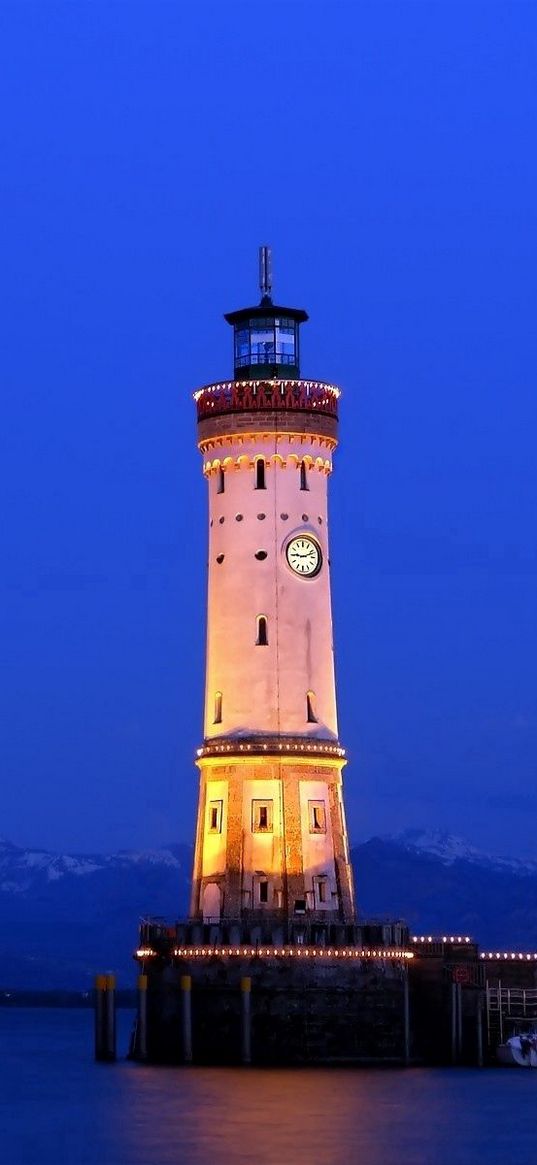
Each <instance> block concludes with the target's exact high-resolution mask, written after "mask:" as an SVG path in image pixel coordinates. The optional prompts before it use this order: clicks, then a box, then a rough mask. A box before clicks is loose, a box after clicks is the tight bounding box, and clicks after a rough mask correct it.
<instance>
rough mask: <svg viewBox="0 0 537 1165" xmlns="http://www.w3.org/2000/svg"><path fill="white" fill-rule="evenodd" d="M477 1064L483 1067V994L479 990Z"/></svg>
mask: <svg viewBox="0 0 537 1165" xmlns="http://www.w3.org/2000/svg"><path fill="white" fill-rule="evenodd" d="M477 1066H478V1068H482V1067H483V996H482V995H481V992H479V997H478V1000H477Z"/></svg>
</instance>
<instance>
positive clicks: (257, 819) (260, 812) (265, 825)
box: [252, 801, 273, 833]
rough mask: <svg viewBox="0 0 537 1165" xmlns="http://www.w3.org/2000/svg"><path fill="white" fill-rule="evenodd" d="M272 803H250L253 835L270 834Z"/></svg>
mask: <svg viewBox="0 0 537 1165" xmlns="http://www.w3.org/2000/svg"><path fill="white" fill-rule="evenodd" d="M272 804H273V803H272V801H252V829H253V832H254V833H272Z"/></svg>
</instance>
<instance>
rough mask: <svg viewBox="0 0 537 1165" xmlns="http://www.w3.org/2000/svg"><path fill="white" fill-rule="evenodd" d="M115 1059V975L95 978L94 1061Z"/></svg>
mask: <svg viewBox="0 0 537 1165" xmlns="http://www.w3.org/2000/svg"><path fill="white" fill-rule="evenodd" d="M115 1058H116V979H115V975H96V977H95V1059H96V1060H101V1061H108V1062H109V1063H110V1062H111V1061H113V1060H115Z"/></svg>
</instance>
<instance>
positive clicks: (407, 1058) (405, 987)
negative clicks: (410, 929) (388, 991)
mask: <svg viewBox="0 0 537 1165" xmlns="http://www.w3.org/2000/svg"><path fill="white" fill-rule="evenodd" d="M403 1009H404V1025H405V1051H404V1061H405V1064H406V1065H408V1064H409V1063H410V998H409V987H408V967H404V969H403Z"/></svg>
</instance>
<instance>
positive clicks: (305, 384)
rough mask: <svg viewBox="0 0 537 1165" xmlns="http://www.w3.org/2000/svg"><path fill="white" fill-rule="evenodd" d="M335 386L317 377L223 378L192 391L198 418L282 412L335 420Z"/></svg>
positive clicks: (337, 392) (336, 401)
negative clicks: (264, 411)
mask: <svg viewBox="0 0 537 1165" xmlns="http://www.w3.org/2000/svg"><path fill="white" fill-rule="evenodd" d="M339 396H340V390H339V388H336V386H335V385H334V384H324V383H323V382H322V381H320V380H226V381H223V382H222V383H220V384H208V385H206V387H205V388H200V389H199V390H198V392H195V393H194V400H195V401H196V405H197V410H198V421H204V420H206V419H207V418H208V417H217V416H219V415H220V414H221V413H242V412H254V411H255V410H258V409H263V410H268V411H272V410H273V409H275V410H278V411H282V412H302V411H303V410H305V409H307V410H308V411H309V412H316V413H321V414H322V415H324V416H328V417H335V418H336V419H337V405H338V398H339Z"/></svg>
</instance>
